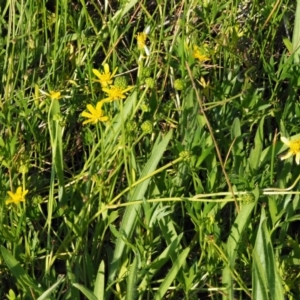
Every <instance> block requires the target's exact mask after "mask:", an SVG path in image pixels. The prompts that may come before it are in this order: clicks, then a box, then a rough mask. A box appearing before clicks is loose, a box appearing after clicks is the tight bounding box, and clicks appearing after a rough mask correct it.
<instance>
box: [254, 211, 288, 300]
mask: <svg viewBox="0 0 300 300" xmlns="http://www.w3.org/2000/svg"><path fill="white" fill-rule="evenodd" d="M254 251H255V252H254V257H255V259H254V267H253V294H254V295H255V296H256V297H257V298H254V299H272V300H283V299H285V296H284V290H283V285H282V282H281V278H280V276H279V274H278V270H277V266H276V261H275V257H274V251H273V246H272V241H271V233H270V231H269V230H268V228H267V222H266V214H265V210H264V208H263V207H262V210H261V219H260V224H259V229H258V232H257V236H256V241H255V246H254ZM266 291H268V298H262V297H266Z"/></svg>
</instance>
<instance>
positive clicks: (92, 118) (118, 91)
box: [81, 64, 133, 124]
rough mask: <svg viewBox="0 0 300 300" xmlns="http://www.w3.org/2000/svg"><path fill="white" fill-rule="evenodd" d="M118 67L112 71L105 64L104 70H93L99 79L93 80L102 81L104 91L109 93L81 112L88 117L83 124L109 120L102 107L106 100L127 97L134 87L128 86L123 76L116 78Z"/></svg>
mask: <svg viewBox="0 0 300 300" xmlns="http://www.w3.org/2000/svg"><path fill="white" fill-rule="evenodd" d="M117 69H118V68H115V69H114V71H113V72H112V73H111V72H110V68H109V65H108V64H105V65H104V66H103V72H100V71H98V70H96V69H93V70H92V71H93V73H94V75H95V76H96V77H97V79H94V80H93V81H94V82H99V83H100V85H101V87H102V91H103V92H105V93H106V94H107V97H106V98H104V99H102V100H100V101H98V102H97V104H96V106H93V105H92V104H88V105H87V106H86V111H84V112H83V113H82V114H81V115H82V116H83V117H85V118H87V120H85V121H84V122H83V124H88V123H92V124H97V123H98V122H106V121H108V120H109V118H108V117H107V116H105V115H104V111H103V109H102V107H103V104H104V103H106V102H112V101H115V100H121V99H125V98H126V93H127V92H129V91H130V90H131V89H133V86H127V83H126V84H124V80H123V78H122V77H121V78H120V77H118V78H116V79H114V77H115V75H116V72H117ZM120 82H122V84H119V83H120ZM113 83H114V84H113Z"/></svg>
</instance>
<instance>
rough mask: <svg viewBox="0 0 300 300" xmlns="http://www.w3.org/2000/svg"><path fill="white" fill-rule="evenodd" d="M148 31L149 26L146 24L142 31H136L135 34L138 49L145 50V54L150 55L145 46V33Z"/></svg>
mask: <svg viewBox="0 0 300 300" xmlns="http://www.w3.org/2000/svg"><path fill="white" fill-rule="evenodd" d="M149 31H150V26H147V28H146V29H145V30H144V31H143V32H138V33H137V35H136V39H137V47H138V49H139V50H145V53H146V55H147V56H149V55H150V50H149V49H148V47H147V46H146V41H147V35H148V33H149Z"/></svg>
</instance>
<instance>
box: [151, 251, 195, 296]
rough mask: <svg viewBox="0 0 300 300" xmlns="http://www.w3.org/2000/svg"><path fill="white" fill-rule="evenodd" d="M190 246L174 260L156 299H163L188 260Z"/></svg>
mask: <svg viewBox="0 0 300 300" xmlns="http://www.w3.org/2000/svg"><path fill="white" fill-rule="evenodd" d="M190 250H191V249H190V248H189V247H188V248H186V249H184V250H183V251H182V252H181V253H180V255H179V256H178V258H177V260H176V261H175V262H174V264H173V267H172V268H171V270H170V271H169V273H168V274H167V275H166V277H165V279H164V280H163V282H162V284H161V285H160V287H159V289H158V291H157V292H156V294H155V295H154V298H153V299H154V300H161V299H164V295H165V294H166V292H167V291H168V289H169V288H170V286H171V284H172V282H173V281H174V279H175V278H176V276H177V274H178V272H179V270H180V269H181V267H182V266H183V264H184V263H185V262H186V258H187V256H188V254H189V253H190Z"/></svg>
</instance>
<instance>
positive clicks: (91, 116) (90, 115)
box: [81, 111, 94, 119]
mask: <svg viewBox="0 0 300 300" xmlns="http://www.w3.org/2000/svg"><path fill="white" fill-rule="evenodd" d="M81 115H82V116H83V117H85V118H89V119H91V118H94V115H92V114H90V113H88V112H86V111H84V112H82V113H81Z"/></svg>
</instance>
